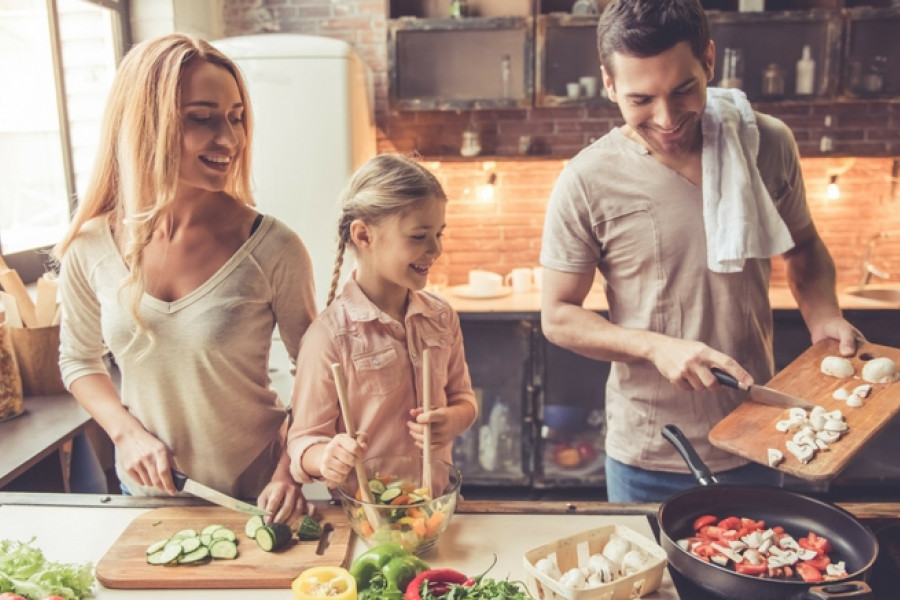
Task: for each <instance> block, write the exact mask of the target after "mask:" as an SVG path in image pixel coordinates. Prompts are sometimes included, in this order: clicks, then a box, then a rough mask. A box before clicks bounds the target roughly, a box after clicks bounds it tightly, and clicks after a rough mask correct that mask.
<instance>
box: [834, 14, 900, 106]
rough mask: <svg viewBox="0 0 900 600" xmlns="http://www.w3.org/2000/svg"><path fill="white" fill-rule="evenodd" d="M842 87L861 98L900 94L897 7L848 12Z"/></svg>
mask: <svg viewBox="0 0 900 600" xmlns="http://www.w3.org/2000/svg"><path fill="white" fill-rule="evenodd" d="M846 29H847V43H846V46H845V50H844V73H843V79H842V83H843V88H844V91H845V92H846V93H847V94H848V95H850V96H855V97H860V98H877V97H893V96H897V95H898V94H900V44H898V43H897V32H898V31H900V6H897V7H893V8H883V9H874V8H857V9H852V10H849V11H848V12H847V27H846Z"/></svg>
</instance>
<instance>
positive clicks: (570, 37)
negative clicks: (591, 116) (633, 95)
mask: <svg viewBox="0 0 900 600" xmlns="http://www.w3.org/2000/svg"><path fill="white" fill-rule="evenodd" d="M597 20H598V18H597V17H596V16H575V15H567V14H552V15H541V16H540V17H538V23H537V65H536V70H537V76H536V83H535V105H536V106H592V105H611V103H610V102H609V100H608V99H607V97H606V90H605V89H604V88H603V79H602V77H601V73H600V57H599V55H598V54H597ZM570 88H572V89H570ZM573 89H574V93H570V92H572V90H573Z"/></svg>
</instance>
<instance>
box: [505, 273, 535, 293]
mask: <svg viewBox="0 0 900 600" xmlns="http://www.w3.org/2000/svg"><path fill="white" fill-rule="evenodd" d="M503 281H504V283H505V284H506V285H508V286H510V287H512V289H513V291H514V292H518V293H525V292H530V291H531V269H513V270H512V271H510V272H509V273H507V275H506V277H505V278H504V280H503Z"/></svg>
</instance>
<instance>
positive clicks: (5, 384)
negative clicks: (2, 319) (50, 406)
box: [0, 323, 25, 421]
mask: <svg viewBox="0 0 900 600" xmlns="http://www.w3.org/2000/svg"><path fill="white" fill-rule="evenodd" d="M24 409H25V405H24V403H23V398H22V379H21V377H20V376H19V367H18V365H17V363H16V357H15V353H14V352H13V348H12V340H11V338H10V328H9V327H8V326H7V325H6V324H5V323H0V421H6V420H9V419H12V418H13V417H17V416H19V415H20V414H22V411H23V410H24Z"/></svg>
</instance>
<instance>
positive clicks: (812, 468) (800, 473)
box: [709, 340, 900, 481]
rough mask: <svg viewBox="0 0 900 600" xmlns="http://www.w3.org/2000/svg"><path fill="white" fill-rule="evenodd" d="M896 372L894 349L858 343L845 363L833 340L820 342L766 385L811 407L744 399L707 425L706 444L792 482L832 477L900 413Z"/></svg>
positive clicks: (897, 351)
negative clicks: (782, 474) (784, 475)
mask: <svg viewBox="0 0 900 600" xmlns="http://www.w3.org/2000/svg"><path fill="white" fill-rule="evenodd" d="M898 368H900V348H892V347H890V346H880V345H878V344H871V343H868V342H863V343H861V344H860V347H859V348H858V350H857V353H856V355H855V356H852V357H849V358H846V359H844V358H841V357H840V353H839V352H838V343H837V341H835V340H823V341H821V342H819V343H817V344H815V345H813V346H812V347H810V348H808V349H807V350H806V351H805V352H804V353H803V354H801V355H800V356H799V357H797V359H796V360H794V361H793V362H792V363H791V364H789V365H788V366H787V367H785V368H784V369H783V370H781V371H780V372H779V373H778V374H777V375H775V377H773V378H772V380H771V381H769V382H768V383H766V384H765V385H766V386H768V387H771V388H774V389H776V390H779V391H781V392H785V393H787V394H791V395H793V396H799V397H801V398H805V399H806V400H808V401H810V402H811V403H812V404H814V405H816V407H817V408H815V409H813V410H811V411H809V412H807V411H805V410H803V409H797V408H794V409H787V408H777V407H773V406H766V405H764V404H759V403H757V402H752V401H750V400H748V401H747V402H744V403H743V404H741V405H740V406H738V407H737V408H736V409H735V410H734V411H732V412H731V413H730V414H729V415H727V416H726V417H725V418H724V419H722V420H721V421H720V422H719V423H717V424H716V426H715V427H713V429H712V430H711V431H710V432H709V440H710V442H711V443H712V444H713V445H714V446H716V447H718V448H721V449H723V450H726V451H728V452H731V453H732V454H737V455H739V456H743V457H744V458H747V459H749V460H752V461H754V462H758V463H761V464H764V465H769V466H771V467H773V468H776V469H778V470H780V471H784V472H785V473H788V474H790V475H794V476H795V477H800V478H803V479H807V480H811V481H816V480H828V479H831V478H832V477H834V476H835V475H837V474H838V473H840V472H841V470H843V468H844V467H846V466H847V463H848V462H849V461H850V460H851V459H852V458H853V457H854V456H855V455H856V454H857V453H858V452H859V450H860V449H861V448H862V447H863V446H864V445H865V443H866V442H868V441H869V440H871V439H872V438H873V437H874V436H875V434H877V433H878V432H879V431H880V430H881V429H882V428H884V427H885V426H886V425H887V424H888V423H889V422H890V421H891V419H892V418H893V417H894V416H895V415H896V414H897V412H898V411H900V372H898ZM819 407H821V408H819Z"/></svg>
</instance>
